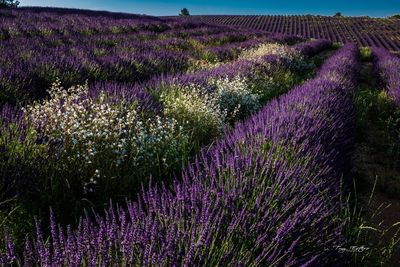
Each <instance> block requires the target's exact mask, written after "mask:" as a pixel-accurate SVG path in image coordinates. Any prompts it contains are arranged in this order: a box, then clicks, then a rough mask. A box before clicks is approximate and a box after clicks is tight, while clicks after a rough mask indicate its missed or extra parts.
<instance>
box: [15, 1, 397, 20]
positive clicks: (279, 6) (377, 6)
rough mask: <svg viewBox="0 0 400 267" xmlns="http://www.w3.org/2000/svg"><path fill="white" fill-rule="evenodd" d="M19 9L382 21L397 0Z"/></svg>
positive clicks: (146, 3)
mask: <svg viewBox="0 0 400 267" xmlns="http://www.w3.org/2000/svg"><path fill="white" fill-rule="evenodd" d="M20 2H21V6H56V7H73V8H84V9H94V10H110V11H121V12H127V13H139V14H148V15H176V14H177V13H179V10H180V9H181V8H182V7H186V8H188V9H189V11H190V13H191V14H194V15H198V14H244V15H247V14H283V15H285V14H319V15H333V14H334V13H336V12H342V14H343V15H346V16H362V15H367V16H371V17H385V16H388V15H391V14H396V13H397V14H398V13H400V0H261V1H257V0H253V1H252V0H247V1H235V0H230V1H229V0H219V1H218V0H186V1H181V0H172V1H146V0H67V1H66V0H64V1H61V0H20Z"/></svg>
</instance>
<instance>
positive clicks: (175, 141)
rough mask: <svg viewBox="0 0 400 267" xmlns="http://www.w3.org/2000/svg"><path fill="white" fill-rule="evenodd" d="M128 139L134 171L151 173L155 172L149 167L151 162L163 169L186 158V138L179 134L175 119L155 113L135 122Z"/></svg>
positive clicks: (178, 163) (167, 168)
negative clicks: (144, 119)
mask: <svg viewBox="0 0 400 267" xmlns="http://www.w3.org/2000/svg"><path fill="white" fill-rule="evenodd" d="M131 142H132V151H131V154H132V159H133V161H132V165H133V166H134V168H135V169H136V170H137V171H139V172H141V173H143V174H145V173H147V174H148V175H150V174H151V173H152V172H153V173H154V172H155V171H158V170H154V168H152V166H154V165H155V164H154V162H157V164H156V165H157V166H158V167H159V168H161V169H163V170H169V169H173V168H174V167H176V166H177V165H178V166H179V165H180V164H181V163H182V162H181V161H182V158H184V157H185V155H184V154H185V153H186V150H185V148H187V147H188V142H189V138H188V136H187V135H185V134H182V127H181V126H179V125H178V122H177V121H176V120H175V119H165V118H161V117H159V116H156V117H155V118H154V119H149V120H147V121H146V122H145V123H142V122H139V123H138V125H137V131H136V132H135V134H134V135H133V136H132V140H131Z"/></svg>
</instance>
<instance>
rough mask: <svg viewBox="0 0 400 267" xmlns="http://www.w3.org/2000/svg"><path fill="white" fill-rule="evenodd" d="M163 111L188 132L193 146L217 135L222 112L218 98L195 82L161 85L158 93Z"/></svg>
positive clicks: (223, 115)
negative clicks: (160, 93) (193, 83)
mask: <svg viewBox="0 0 400 267" xmlns="http://www.w3.org/2000/svg"><path fill="white" fill-rule="evenodd" d="M160 100H161V102H162V103H163V104H164V115H165V116H166V117H169V118H173V119H174V120H176V121H177V122H178V124H179V125H181V126H182V127H183V129H184V131H185V132H187V133H188V134H189V136H190V140H191V143H193V144H194V147H200V146H202V145H204V144H207V143H209V142H210V140H213V139H214V138H216V137H218V136H220V135H221V134H222V131H223V129H224V127H225V123H224V121H225V114H224V113H223V112H221V110H220V107H219V103H218V100H217V99H216V98H215V97H213V96H211V95H208V94H207V93H205V92H204V91H203V90H202V89H201V88H199V87H197V86H195V85H189V86H172V87H169V88H164V92H163V93H162V95H161V96H160Z"/></svg>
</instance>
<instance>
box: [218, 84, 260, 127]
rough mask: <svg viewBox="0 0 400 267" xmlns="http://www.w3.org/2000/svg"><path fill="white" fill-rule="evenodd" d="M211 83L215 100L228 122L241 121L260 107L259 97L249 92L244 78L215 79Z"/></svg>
mask: <svg viewBox="0 0 400 267" xmlns="http://www.w3.org/2000/svg"><path fill="white" fill-rule="evenodd" d="M213 83H214V85H215V86H216V88H217V90H216V92H215V94H216V96H215V98H216V99H218V103H219V106H220V108H221V110H223V111H224V113H225V114H226V116H227V119H228V121H229V122H231V123H233V122H234V121H236V120H238V119H243V118H245V117H246V116H248V115H250V114H251V113H253V112H255V111H256V110H257V109H258V108H259V107H260V101H259V97H258V95H257V94H254V93H252V92H251V91H250V90H249V84H248V81H247V79H246V78H243V77H240V76H236V77H235V78H234V79H228V78H223V79H217V80H214V81H213Z"/></svg>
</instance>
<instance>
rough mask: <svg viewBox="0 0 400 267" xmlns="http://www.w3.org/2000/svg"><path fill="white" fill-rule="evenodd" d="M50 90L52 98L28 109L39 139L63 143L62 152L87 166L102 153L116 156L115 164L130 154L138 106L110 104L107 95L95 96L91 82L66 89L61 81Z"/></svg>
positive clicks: (28, 117) (28, 119)
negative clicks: (129, 106) (127, 150)
mask: <svg viewBox="0 0 400 267" xmlns="http://www.w3.org/2000/svg"><path fill="white" fill-rule="evenodd" d="M48 93H49V95H50V99H48V100H45V101H43V102H37V103H34V104H33V105H32V106H28V107H27V108H26V109H25V110H24V113H25V116H26V120H27V121H28V123H29V124H30V125H32V126H33V127H34V128H35V129H36V130H37V132H38V134H39V138H42V139H43V140H46V141H47V142H49V143H50V144H53V145H54V144H60V146H61V150H60V152H61V153H63V152H64V153H63V154H65V155H68V157H69V158H70V159H71V160H74V158H75V157H76V158H77V159H78V160H81V162H82V164H83V165H85V164H88V165H90V164H92V163H93V161H94V160H96V158H97V155H98V154H104V153H107V154H108V156H110V155H112V156H111V158H110V159H113V160H114V161H115V162H114V163H115V164H117V163H118V162H119V161H121V160H123V159H124V158H125V157H126V146H127V143H128V136H129V134H130V131H131V129H132V128H133V125H135V124H136V121H137V114H136V111H135V110H134V109H132V108H127V105H124V103H119V104H117V105H116V104H111V103H109V102H108V101H107V99H106V95H105V94H100V96H99V97H98V98H96V99H94V98H91V97H90V96H89V93H88V86H87V84H86V85H83V86H74V87H71V88H69V89H67V90H65V89H64V88H63V87H62V86H61V85H60V82H59V81H57V82H55V83H54V84H53V85H52V87H51V89H50V90H49V91H48Z"/></svg>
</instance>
